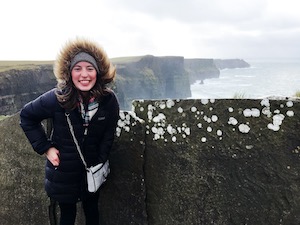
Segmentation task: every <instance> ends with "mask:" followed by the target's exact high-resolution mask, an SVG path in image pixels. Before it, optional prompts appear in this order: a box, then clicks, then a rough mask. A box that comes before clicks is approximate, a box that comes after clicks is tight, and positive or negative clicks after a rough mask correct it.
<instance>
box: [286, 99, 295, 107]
mask: <svg viewBox="0 0 300 225" xmlns="http://www.w3.org/2000/svg"><path fill="white" fill-rule="evenodd" d="M293 105H294V104H293V102H292V101H288V102H287V103H286V106H287V107H289V108H290V107H293Z"/></svg>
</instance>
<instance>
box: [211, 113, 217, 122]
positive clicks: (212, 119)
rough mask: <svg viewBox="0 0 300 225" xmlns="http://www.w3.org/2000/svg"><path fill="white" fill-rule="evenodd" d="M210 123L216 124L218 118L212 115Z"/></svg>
mask: <svg viewBox="0 0 300 225" xmlns="http://www.w3.org/2000/svg"><path fill="white" fill-rule="evenodd" d="M211 121H212V122H214V123H215V122H217V121H218V116H217V115H212V116H211Z"/></svg>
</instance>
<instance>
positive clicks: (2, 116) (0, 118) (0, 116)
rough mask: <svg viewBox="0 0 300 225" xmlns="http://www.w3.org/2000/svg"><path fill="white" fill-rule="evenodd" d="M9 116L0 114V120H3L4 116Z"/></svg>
mask: <svg viewBox="0 0 300 225" xmlns="http://www.w3.org/2000/svg"><path fill="white" fill-rule="evenodd" d="M8 117H9V116H4V115H0V120H4V119H5V118H8Z"/></svg>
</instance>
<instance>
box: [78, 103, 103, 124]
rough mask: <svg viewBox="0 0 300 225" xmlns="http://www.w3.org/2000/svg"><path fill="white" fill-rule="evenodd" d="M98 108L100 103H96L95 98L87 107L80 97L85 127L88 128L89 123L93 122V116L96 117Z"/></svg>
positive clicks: (80, 109)
mask: <svg viewBox="0 0 300 225" xmlns="http://www.w3.org/2000/svg"><path fill="white" fill-rule="evenodd" d="M98 106H99V103H98V102H97V101H95V98H94V97H92V98H91V99H90V100H89V103H88V105H87V107H85V106H84V104H83V100H82V98H81V97H80V98H79V107H78V108H79V112H80V113H81V116H82V119H83V126H85V127H87V126H88V125H89V122H90V121H91V119H92V118H93V116H94V115H95V113H96V112H97V110H98Z"/></svg>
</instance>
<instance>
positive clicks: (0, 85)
mask: <svg viewBox="0 0 300 225" xmlns="http://www.w3.org/2000/svg"><path fill="white" fill-rule="evenodd" d="M112 61H113V63H114V64H115V65H116V67H117V79H116V81H115V83H114V84H113V85H112V88H113V89H114V90H115V92H116V94H117V96H118V98H119V101H120V106H121V109H124V110H130V109H131V102H132V101H133V100H134V99H165V98H180V99H185V98H189V97H191V89H190V84H191V83H194V82H196V81H197V80H204V79H209V78H215V77H219V73H220V71H219V69H218V68H217V66H216V65H215V60H213V59H184V58H183V57H179V56H178V57H177V56H166V57H155V56H151V55H147V56H138V57H124V58H115V59H112ZM234 61H236V60H234ZM226 63H228V67H232V66H233V63H232V61H230V60H229V61H228V60H226V61H224V62H223V61H222V66H223V67H224V66H225V65H226ZM241 63H242V61H239V64H237V63H235V64H234V65H235V66H241ZM219 64H220V62H219ZM1 65H2V64H0V71H1V72H0V106H1V107H0V115H11V114H13V113H16V112H17V111H18V110H20V109H21V107H22V106H23V105H24V104H25V103H27V102H28V101H30V100H32V99H34V98H35V97H37V96H39V95H40V94H42V93H43V92H45V91H47V90H50V89H51V88H53V87H55V85H56V81H55V78H54V75H53V69H52V67H53V65H52V63H51V62H47V64H45V65H43V64H42V62H38V63H36V64H34V63H32V62H31V63H29V62H28V63H27V64H26V62H24V63H23V64H22V66H16V67H17V68H18V69H12V68H14V66H13V63H10V64H9V67H7V68H6V67H5V66H2V67H1ZM3 68H6V69H5V70H3Z"/></svg>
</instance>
